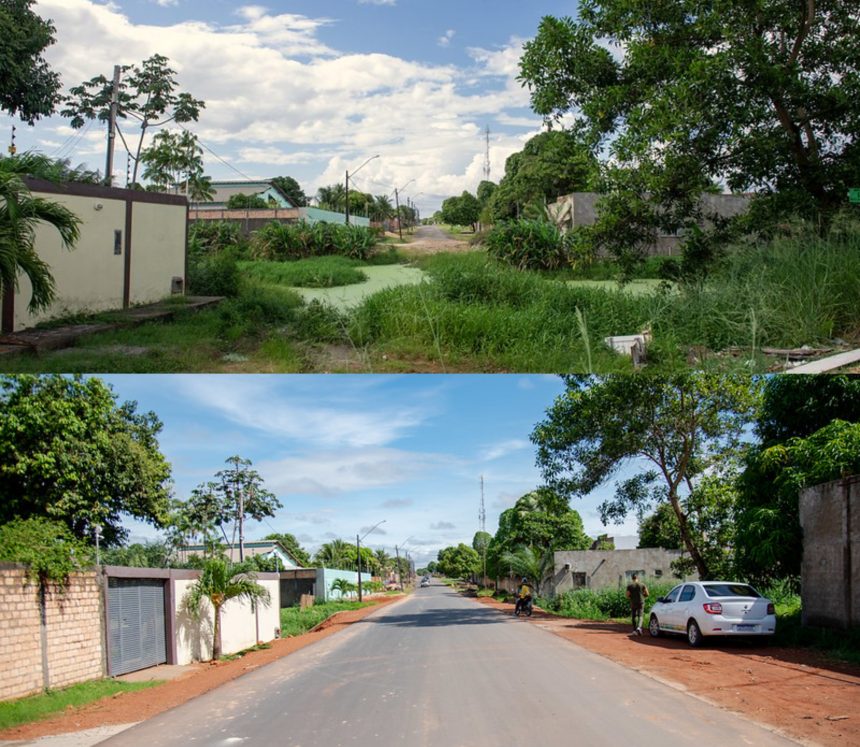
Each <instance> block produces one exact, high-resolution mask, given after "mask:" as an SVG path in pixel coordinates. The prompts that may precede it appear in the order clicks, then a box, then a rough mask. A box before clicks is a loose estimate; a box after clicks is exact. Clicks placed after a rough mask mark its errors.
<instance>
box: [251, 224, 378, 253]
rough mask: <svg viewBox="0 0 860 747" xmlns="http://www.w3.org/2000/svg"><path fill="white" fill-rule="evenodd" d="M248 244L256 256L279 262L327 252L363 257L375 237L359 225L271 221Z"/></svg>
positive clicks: (370, 247)
mask: <svg viewBox="0 0 860 747" xmlns="http://www.w3.org/2000/svg"><path fill="white" fill-rule="evenodd" d="M251 246H252V253H253V255H254V256H255V257H257V258H258V259H268V260H276V261H282V262H283V261H286V260H293V259H303V258H306V257H319V256H324V255H330V254H337V255H341V256H344V257H351V258H352V259H360V260H365V259H367V257H368V255H369V254H370V252H371V250H372V249H373V247H374V246H376V237H375V235H374V233H373V231H372V230H371V229H369V228H365V227H363V226H353V225H349V226H346V225H340V224H336V223H315V224H313V225H311V224H310V223H307V222H306V221H300V222H299V223H291V224H284V223H279V222H277V221H272V222H271V223H269V224H268V225H267V226H264V227H263V228H261V229H260V230H259V231H257V232H256V233H255V234H254V237H253V239H252V241H251Z"/></svg>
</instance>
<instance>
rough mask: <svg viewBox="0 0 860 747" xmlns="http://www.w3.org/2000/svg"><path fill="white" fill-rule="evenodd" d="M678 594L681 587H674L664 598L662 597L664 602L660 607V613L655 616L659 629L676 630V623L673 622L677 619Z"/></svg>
mask: <svg viewBox="0 0 860 747" xmlns="http://www.w3.org/2000/svg"><path fill="white" fill-rule="evenodd" d="M680 594H681V586H676V587H675V588H674V589H672V591H670V592H669V593H668V594H667V595H666V596H665V597H663V599H664V600H665V601H664V602H663V604H662V605H660V612H659V614H658V615H657V619H658V620H659V621H660V627H661V628H662V629H663V630H677V627H676V625H677V623H675V622H674V620H676V619H677V617H678V614H677V607H678V597H679V596H680Z"/></svg>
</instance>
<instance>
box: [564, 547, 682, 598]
mask: <svg viewBox="0 0 860 747" xmlns="http://www.w3.org/2000/svg"><path fill="white" fill-rule="evenodd" d="M682 555H683V553H682V552H681V551H680V550H664V549H662V548H643V549H637V550H571V551H565V552H557V553H555V562H554V566H555V567H554V576H553V579H552V583H551V585H550V586H551V588H552V589H554V593H556V594H562V593H563V592H565V591H570V590H571V589H574V588H583V587H585V588H592V589H606V588H619V587H622V586H626V585H627V584H628V583H629V581H630V574H631V573H633V572H634V571H636V572H638V573H639V575H640V578H641V579H643V580H644V581H646V582H650V583H653V582H655V581H662V582H668V583H672V582H673V581H675V580H676V578H675V576H673V575H672V568H671V565H672V561H673V560H676V559H678V558H680V557H682ZM566 566H570V567H569V568H568V567H566ZM577 574H579V575H578V576H577ZM695 578H697V576H696V574H692V575H690V576H687V577H686V580H690V579H695ZM582 580H584V584H582V583H577V581H582Z"/></svg>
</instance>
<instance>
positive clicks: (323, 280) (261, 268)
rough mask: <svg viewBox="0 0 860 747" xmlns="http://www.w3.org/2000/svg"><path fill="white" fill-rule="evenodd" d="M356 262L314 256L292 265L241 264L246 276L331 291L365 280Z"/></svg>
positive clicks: (270, 263)
mask: <svg viewBox="0 0 860 747" xmlns="http://www.w3.org/2000/svg"><path fill="white" fill-rule="evenodd" d="M358 264H359V262H358V260H354V259H349V258H347V257H315V258H313V259H298V260H296V261H294V262H243V263H242V265H241V270H242V272H243V274H244V275H245V276H246V277H250V278H253V279H254V280H259V281H261V282H264V283H271V284H274V285H287V286H290V287H293V288H334V287H337V286H342V285H353V284H355V283H361V282H364V281H365V280H367V275H365V274H364V273H363V272H362V271H361V270H359V269H357V267H356V265H358Z"/></svg>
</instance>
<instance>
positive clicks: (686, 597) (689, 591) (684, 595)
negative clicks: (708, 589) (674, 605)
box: [678, 584, 696, 602]
mask: <svg viewBox="0 0 860 747" xmlns="http://www.w3.org/2000/svg"><path fill="white" fill-rule="evenodd" d="M694 596H696V587H695V586H690V585H689V584H687V585H686V586H685V587H684V591H682V592H681V596H680V597H679V599H678V601H679V602H689V601H690V600H691V599H692V598H693V597H694Z"/></svg>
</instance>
